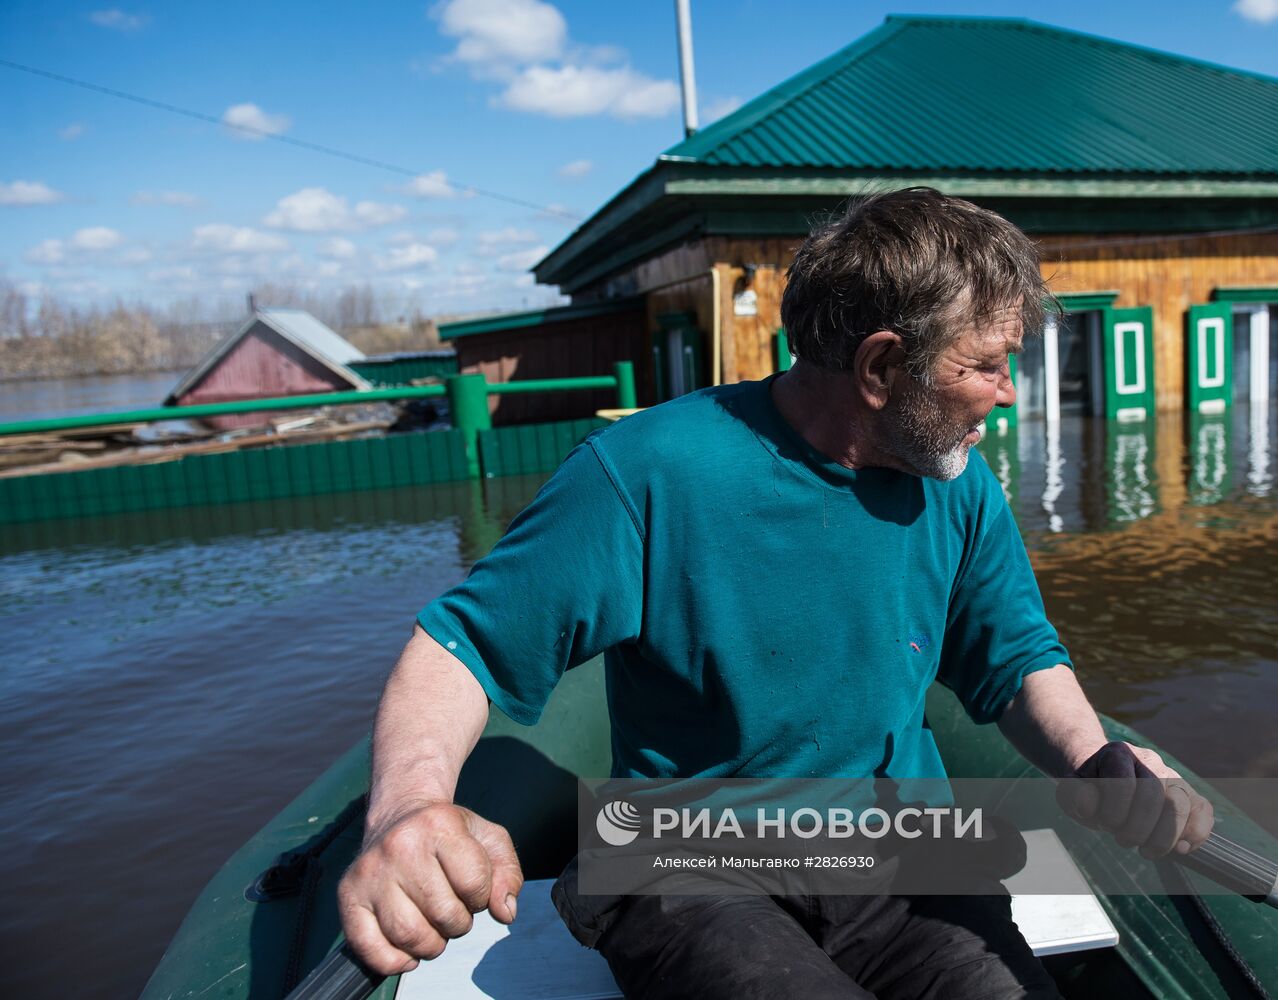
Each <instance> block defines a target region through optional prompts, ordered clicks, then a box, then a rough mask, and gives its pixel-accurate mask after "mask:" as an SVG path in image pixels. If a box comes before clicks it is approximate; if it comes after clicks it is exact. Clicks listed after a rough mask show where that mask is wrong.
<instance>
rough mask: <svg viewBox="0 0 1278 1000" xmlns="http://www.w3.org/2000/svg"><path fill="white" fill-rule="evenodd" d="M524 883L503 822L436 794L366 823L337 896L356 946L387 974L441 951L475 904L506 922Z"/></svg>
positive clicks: (463, 928)
mask: <svg viewBox="0 0 1278 1000" xmlns="http://www.w3.org/2000/svg"><path fill="white" fill-rule="evenodd" d="M523 884H524V877H523V872H522V871H521V870H520V867H519V859H518V858H517V857H516V856H515V847H514V844H512V843H511V840H510V834H508V833H507V832H506V830H505V828H504V827H501V826H498V825H497V824H496V823H490V822H488V820H486V819H483V818H482V817H480V816H477V815H475V814H474V813H473V812H471V811H470V810H469V809H463V808H461V807H460V806H455V805H452V804H451V803H447V802H436V803H431V804H428V805H422V806H418V807H416V808H413V809H412V810H410V811H408V812H404V813H401V814H399V815H398V816H395V817H392V818H391V819H390V820H389V821H388V822H385V823H383V824H379V825H377V826H374V827H370V829H369V832H368V835H367V836H366V837H365V840H364V850H363V852H362V853H361V854H360V855H359V857H357V858H356V859H355V863H354V864H352V865H351V867H350V868H349V869H348V870H347V872H346V875H345V876H344V877H343V878H342V882H341V885H339V886H338V890H337V898H338V906H339V909H340V911H341V915H342V928H343V930H344V931H345V932H346V939H347V941H349V942H350V944H351V947H352V948H353V949H354V950H355V953H356V954H357V955H358V956H359V958H360V959H361V960H362V961H363V962H364V963H365V964H366V965H367V966H368V967H369V968H370V969H372V970H373V971H375V972H378V973H380V974H381V975H384V976H392V975H397V974H399V973H402V972H408V971H409V970H410V969H413V968H416V966H417V961H418V959H423V958H425V959H431V958H436V957H438V956H439V955H440V954H441V953H442V952H443V950H444V947H445V945H446V944H447V943H448V940H449V939H450V938H456V937H461V936H462V935H463V934H465V933H466V932H467V931H469V930H470V928H471V924H472V923H473V917H472V914H474V913H478V912H479V911H480V910H485V909H486V910H488V911H489V912H490V913H491V914H492V915H493V917H495V918H496V919H497V920H500V921H501V922H502V923H504V924H508V923H510V922H511V921H512V920H514V919H515V900H516V897H518V895H519V890H520V889H521V888H522V887H523Z"/></svg>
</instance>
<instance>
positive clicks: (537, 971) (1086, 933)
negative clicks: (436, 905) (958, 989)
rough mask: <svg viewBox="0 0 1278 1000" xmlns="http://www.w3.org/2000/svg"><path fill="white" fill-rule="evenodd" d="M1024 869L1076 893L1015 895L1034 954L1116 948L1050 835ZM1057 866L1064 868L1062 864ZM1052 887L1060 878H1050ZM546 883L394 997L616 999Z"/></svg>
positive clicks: (529, 888)
mask: <svg viewBox="0 0 1278 1000" xmlns="http://www.w3.org/2000/svg"><path fill="white" fill-rule="evenodd" d="M1025 842H1026V844H1027V846H1028V848H1029V860H1028V861H1027V863H1026V869H1027V870H1028V869H1029V868H1030V867H1031V866H1039V865H1050V866H1052V867H1053V868H1056V869H1057V870H1058V871H1063V872H1067V873H1068V872H1072V877H1073V878H1076V879H1077V885H1078V889H1079V892H1078V894H1077V895H1062V896H1056V895H1053V896H1042V895H1039V896H1028V895H1021V896H1018V895H1016V882H1017V880H1018V879H1023V878H1024V875H1023V873H1022V874H1019V875H1016V876H1013V877H1012V878H1011V879H1009V880H1008V881H1007V887H1008V889H1009V890H1010V891H1011V892H1012V919H1013V920H1015V921H1016V924H1017V926H1018V927H1020V929H1021V933H1022V934H1024V935H1025V940H1026V941H1028V942H1029V944H1030V947H1031V948H1033V949H1034V954H1035V955H1059V954H1062V953H1064V952H1069V951H1082V950H1085V949H1088V948H1103V947H1107V946H1110V945H1115V944H1117V943H1118V931H1116V930H1115V929H1114V925H1113V924H1112V923H1111V922H1110V920H1109V917H1108V916H1106V914H1105V911H1104V909H1102V908H1101V905H1100V901H1099V900H1098V899H1097V898H1096V897H1095V896H1094V895H1092V894H1091V892H1090V891H1089V890H1088V888H1087V883H1086V881H1085V880H1084V878H1083V875H1082V873H1081V872H1080V871H1079V870H1078V867H1077V866H1076V865H1075V864H1074V862H1073V860H1071V858H1070V856H1069V854H1068V853H1067V852H1066V850H1065V847H1064V845H1063V844H1061V842H1060V839H1059V838H1058V837H1057V836H1056V834H1055V832H1054V831H1052V830H1031V831H1030V832H1028V833H1027V834H1026V835H1025ZM1062 866H1064V867H1062ZM1053 884H1066V883H1062V882H1061V876H1060V875H1059V874H1058V875H1054V876H1053ZM552 885H554V882H553V881H552V880H550V879H544V880H542V881H538V882H528V883H526V884H525V885H524V888H523V891H522V892H521V893H520V894H519V916H518V917H517V918H516V919H515V923H514V925H513V926H512V927H507V926H506V925H505V924H500V923H498V922H497V921H496V920H494V919H493V918H492V917H491V916H489V915H488V914H487V913H477V914H475V926H474V928H472V930H471V932H470V933H469V934H467V935H466V936H465V937H462V938H458V939H457V940H455V941H450V942H449V944H448V948H447V949H446V950H445V951H444V954H442V955H441V956H440V957H439V958H437V959H436V960H435V961H433V962H423V963H422V964H421V965H419V966H418V967H417V968H416V969H415V970H414V971H413V972H410V973H409V974H408V975H406V976H402V977H400V981H399V989H398V991H397V992H396V994H395V998H396V1000H440V998H442V997H447V998H449V1000H483V998H489V1000H605V998H612V997H620V996H621V993H620V991H618V989H617V984H616V981H615V980H614V979H613V978H612V973H611V971H609V969H608V963H607V962H605V961H604V960H603V957H602V956H601V955H600V954H599V953H598V952H596V951H592V950H590V949H589V948H583V947H582V946H581V945H580V944H578V943H577V941H576V939H574V938H573V936H572V935H571V934H569V933H568V928H567V927H565V926H564V923H563V921H562V920H561V919H560V918H559V914H558V913H557V912H556V910H555V907H554V905H553V904H552V903H551V901H550V887H551V886H552Z"/></svg>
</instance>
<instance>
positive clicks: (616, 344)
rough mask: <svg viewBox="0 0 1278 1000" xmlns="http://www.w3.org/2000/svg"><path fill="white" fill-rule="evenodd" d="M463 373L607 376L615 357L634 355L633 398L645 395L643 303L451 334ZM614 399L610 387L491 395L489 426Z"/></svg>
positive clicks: (493, 377)
mask: <svg viewBox="0 0 1278 1000" xmlns="http://www.w3.org/2000/svg"><path fill="white" fill-rule="evenodd" d="M455 343H456V347H457V363H458V366H459V368H460V370H461V371H462V372H480V373H482V374H483V375H484V377H485V378H487V379H488V381H489V382H519V381H524V380H526V379H539V378H570V377H574V376H581V375H611V374H612V366H613V363H614V362H617V361H633V362H634V365H635V390H636V392H637V394H638V396H639V403H640V405H645V403H650V402H651V401H652V381H651V377H650V366H649V365H647V364H645V358H646V357H647V356H648V354H649V353H650V350H651V348H650V347H649V344H648V338H647V332H646V328H645V317H644V313H643V311H642V310H639V309H636V310H635V311H634V312H624V313H613V314H611V315H607V316H587V317H582V318H580V319H569V320H563V321H561V322H558V323H547V324H543V325H542V326H536V327H525V328H523V329H519V330H511V331H498V332H495V333H476V334H470V335H468V336H464V337H458V338H457V339H456V341H455ZM616 405H617V394H616V392H615V391H612V390H605V391H601V392H559V393H530V394H528V395H518V396H490V397H489V399H488V407H489V411H490V412H491V413H492V417H493V425H494V426H497V427H501V426H506V425H510V424H527V423H539V422H542V421H550V420H575V419H578V418H580V417H591V416H594V414H595V412H596V411H597V410H603V409H609V408H611V407H614V406H616Z"/></svg>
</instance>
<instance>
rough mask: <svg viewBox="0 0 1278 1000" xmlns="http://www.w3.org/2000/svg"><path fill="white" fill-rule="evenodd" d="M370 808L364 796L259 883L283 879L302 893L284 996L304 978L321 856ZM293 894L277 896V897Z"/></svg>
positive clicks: (278, 861) (321, 869) (283, 858)
mask: <svg viewBox="0 0 1278 1000" xmlns="http://www.w3.org/2000/svg"><path fill="white" fill-rule="evenodd" d="M367 805H368V796H367V795H361V796H360V797H359V798H357V799H355V800H354V801H352V802H351V803H350V804H349V805H347V807H346V808H345V809H343V810H342V811H341V812H340V813H338V815H337V817H336V818H335V819H334V820H333V822H331V823H330V824H329V825H328V826H327V827H325V828H324V829H323V830H322V831H321V832H320V833H319V834H318V836H316V837H315V838H314V839H313V840H312V841H311V842H310V843H309V844H308V845H307V846H306V847H304V848H301V849H299V850H296V851H289V852H287V853H286V854H282V855H280V857H279V858H277V859H276V861H275V864H273V865H272V866H271V867H270V868H268V869H267V870H266V871H265V872H263V873H262V875H261V877H260V878H259V879H258V883H259V884H261V883H263V882H267V881H271V880H272V879H274V880H276V881H279V880H280V879H281V876H283V878H284V879H285V880H286V881H288V882H290V883H293V885H295V886H296V888H294V889H293V891H294V892H297V893H298V900H297V922H296V923H295V924H294V926H293V938H292V940H291V941H290V942H289V949H288V963H287V965H285V967H284V989H283V991H282V992H281V994H280V995H281V996H287V995H288V994H289V993H291V992H293V987H295V986H296V985H297V984H298V983H299V982H300V981H301V978H302V952H303V949H304V947H305V944H306V931H307V927H308V925H309V924H310V919H311V907H312V904H313V903H314V902H315V894H316V890H317V889H318V888H319V883H320V876H321V875H322V874H323V872H324V866H323V865H322V864H320V855H322V854H323V853H324V852H325V851H327V850H328V849H329V848H330V847H331V846H332V845H333V841H335V840H336V839H337V838H338V837H340V836H341V835H342V834H343V833H344V832H345V831H346V829H347V828H348V827H349V826H350V825H351V824H352V823H353V822H354V821H355V820H356V819H358V818H359V817H361V816H363V815H364V811H365V809H366V808H367ZM284 894H291V893H283V892H277V895H284Z"/></svg>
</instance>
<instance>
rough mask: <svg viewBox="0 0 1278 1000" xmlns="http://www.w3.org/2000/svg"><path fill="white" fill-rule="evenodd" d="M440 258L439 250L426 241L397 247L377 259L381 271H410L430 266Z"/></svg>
mask: <svg viewBox="0 0 1278 1000" xmlns="http://www.w3.org/2000/svg"><path fill="white" fill-rule="evenodd" d="M437 260H439V252H438V251H437V250H436V249H435V248H434V247H432V246H429V245H427V244H425V243H410V244H408V245H407V246H402V247H395V248H394V249H393V250H391V251H390V252H389V253H387V254H386V255H385V256H382V257H378V258H377V259H376V261H375V263H376V265H377V269H378V270H379V271H408V270H412V269H414V268H420V267H429V266H430V265H432V264H434V263H435V261H437Z"/></svg>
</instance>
